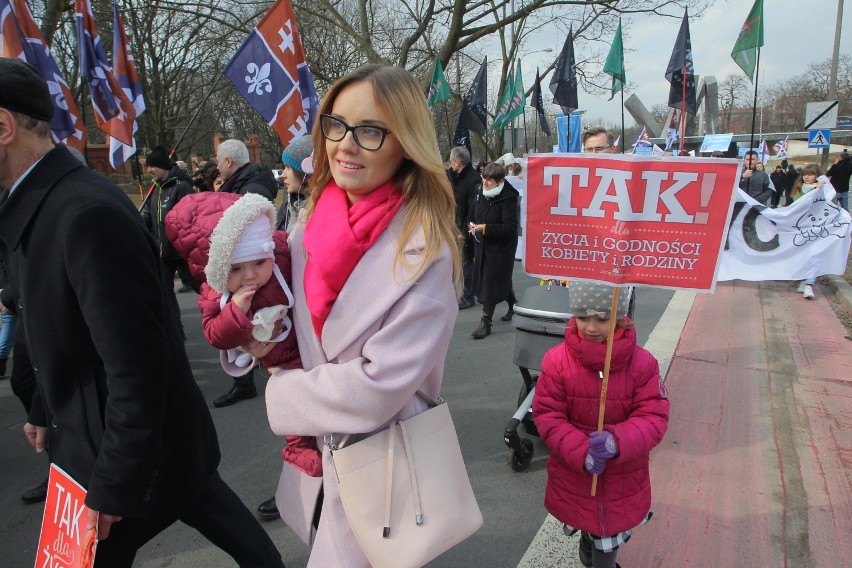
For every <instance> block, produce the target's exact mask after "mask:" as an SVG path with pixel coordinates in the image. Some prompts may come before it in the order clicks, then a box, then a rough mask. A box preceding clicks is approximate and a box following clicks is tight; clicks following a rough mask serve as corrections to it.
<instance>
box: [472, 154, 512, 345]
mask: <svg viewBox="0 0 852 568" xmlns="http://www.w3.org/2000/svg"><path fill="white" fill-rule="evenodd" d="M505 178H506V169H505V168H504V167H503V166H501V165H500V164H494V163H492V164H488V165H486V166H485V167H484V168H482V186H481V187H480V189H479V191H477V193H476V199H475V201H474V203H473V207H472V209H471V215H470V224H471V230H472V231H473V238H474V249H475V253H474V257H475V260H474V273H473V287H474V290H475V291H476V297H477V299H478V300H479V303H480V304H482V321H481V322H480V324H479V327H478V328H476V330H475V331H474V332H473V333H471V335H472V336H473V338H474V339H482V338H483V337H488V336H489V335H490V334H491V321H492V318H493V317H494V308H495V306H496V305H497V304H499V303H500V302H503V301H507V302H509V311H508V312H506V315H505V316H503V318H502V319H503V321H509V320H510V319H512V307H513V306H514V305H515V302H516V300H515V292H514V291H513V290H512V269H513V268H514V265H515V250H516V249H517V247H518V221H519V219H520V213H519V209H518V198H519V194H518V191H517V190H516V189H515V188H514V187H512V185H511V184H509V183H508V182H506V181H505Z"/></svg>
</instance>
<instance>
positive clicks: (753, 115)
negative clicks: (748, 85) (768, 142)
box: [746, 47, 760, 169]
mask: <svg viewBox="0 0 852 568" xmlns="http://www.w3.org/2000/svg"><path fill="white" fill-rule="evenodd" d="M759 82H760V47H758V48H757V63H756V64H755V67H754V101H753V102H752V105H751V139H750V140H749V143H748V150H746V151H747V152H751V149H752V148H754V123H755V122H756V121H757V84H758V83H759ZM746 163H747V164H748V163H750V162H749V161H748V160H746ZM754 167H755V168H757V166H756V165H755V166H754ZM749 169H752V168H751V167H749Z"/></svg>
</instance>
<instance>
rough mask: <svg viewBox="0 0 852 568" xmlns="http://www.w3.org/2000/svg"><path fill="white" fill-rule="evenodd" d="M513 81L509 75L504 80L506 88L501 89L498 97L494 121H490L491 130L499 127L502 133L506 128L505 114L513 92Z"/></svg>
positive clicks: (507, 111)
mask: <svg viewBox="0 0 852 568" xmlns="http://www.w3.org/2000/svg"><path fill="white" fill-rule="evenodd" d="M514 83H515V78H514V77H513V76H511V75H510V76H509V80H508V81H507V82H506V88H505V89H504V90H503V95H502V96H501V97H500V102H499V104H498V105H497V112H496V113H494V122H493V123H491V129H492V130H496V129H498V128H499V129H500V132H501V133H502V132H503V129H504V128H506V124H505V123H506V115H507V114H508V113H509V105H510V104H511V102H512V97H513V96H514V94H515V87H514Z"/></svg>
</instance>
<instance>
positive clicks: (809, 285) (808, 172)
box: [790, 164, 825, 300]
mask: <svg viewBox="0 0 852 568" xmlns="http://www.w3.org/2000/svg"><path fill="white" fill-rule="evenodd" d="M820 175H822V171H821V170H820V168H819V166H818V165H817V164H807V165H806V166H805V167H804V168H802V173H801V175H800V176H799V178H798V179H797V180H796V181H795V182H794V183H793V187H792V188H790V197H791V198H792V199H793V201H796V200H797V199H800V198H802V197H803V196H805V195H806V194H808V193H810V192H812V191H814V190H816V189H819V188H821V187H822V186H824V185H825V181H824V179H825V178H823V179H821V180H820V179H817V178H819V177H820ZM815 283H816V276H809V277H807V278H805V279H804V280H802V281H801V282H800V283H799V287H798V288H797V289H796V292H798V293H799V294H801V295H802V297H803V298H804V299H806V300H813V299H814V288H813V286H814V284H815Z"/></svg>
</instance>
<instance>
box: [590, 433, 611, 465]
mask: <svg viewBox="0 0 852 568" xmlns="http://www.w3.org/2000/svg"><path fill="white" fill-rule="evenodd" d="M589 454H590V455H591V456H592V457H594V458H595V459H596V460H602V461H604V462H606V461H607V460H611V459H612V458H614V457H615V456H617V455H618V447H617V446H616V445H615V438H613V437H612V434H611V433H610V432H608V431H607V430H604V431H603V433H601V434H598V433H597V432H592V433H591V434H589Z"/></svg>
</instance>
